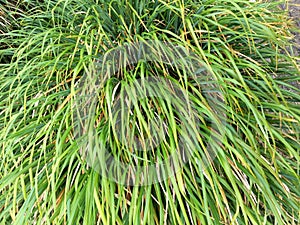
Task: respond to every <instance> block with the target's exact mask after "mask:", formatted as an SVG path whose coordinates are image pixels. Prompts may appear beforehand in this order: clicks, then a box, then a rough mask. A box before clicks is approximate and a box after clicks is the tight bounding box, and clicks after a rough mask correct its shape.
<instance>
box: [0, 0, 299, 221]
mask: <svg viewBox="0 0 300 225" xmlns="http://www.w3.org/2000/svg"><path fill="white" fill-rule="evenodd" d="M2 2H3V4H2V5H1V6H0V18H1V19H0V24H1V25H3V24H4V26H3V27H0V81H1V82H0V115H1V116H0V146H1V151H0V154H1V163H0V223H1V224H18V225H19V224H137V225H138V224H298V223H299V220H300V214H299V200H300V195H299V194H300V193H299V192H300V191H299V190H300V186H299V181H300V179H299V170H300V166H299V165H300V164H299V162H300V157H299V151H300V142H299V140H300V139H299V138H300V137H299V136H300V132H299V131H300V124H299V121H300V104H299V102H300V95H299V94H300V91H299V86H298V87H297V86H296V85H295V84H299V82H300V68H299V64H297V57H295V56H291V55H290V49H291V45H290V42H291V40H292V35H291V33H290V27H291V21H290V19H289V18H288V17H287V13H286V12H284V11H282V10H281V9H280V8H279V7H278V5H279V4H280V3H281V2H279V1H278V2H277V1H276V2H274V1H272V2H264V1H262V2H254V3H252V2H250V1H246V0H245V1H243V0H234V1H231V0H214V1H212V0H206V1H191V0H184V1H183V0H174V1H161V0H158V1H146V0H141V1H133V0H121V1H105V0H99V1H98V0H65V1H54V0H45V1H36V0H31V1H26V2H25V1H19V2H18V3H17V2H16V3H15V5H14V4H11V5H10V6H9V5H8V3H7V2H6V3H5V2H4V1H1V3H2ZM147 40H160V41H165V42H172V43H175V44H177V45H179V46H183V47H184V48H186V49H188V50H189V51H191V52H192V53H193V54H195V55H196V56H198V57H199V58H201V60H202V62H203V63H204V64H205V66H206V67H207V68H208V71H209V72H210V74H212V76H213V77H214V78H215V79H216V80H217V81H218V84H219V85H220V87H221V90H222V95H223V96H224V101H225V103H226V104H225V106H224V107H225V108H224V114H226V126H225V127H224V131H225V138H224V139H223V140H222V142H223V143H222V145H219V146H218V155H217V157H216V158H215V159H214V161H213V163H211V164H209V165H208V166H206V167H203V164H201V163H200V162H201V158H199V157H198V156H199V155H201V152H200V151H201V150H195V151H196V152H195V153H194V157H192V158H191V159H190V161H189V162H188V163H187V164H186V165H185V166H184V167H183V168H182V170H181V171H180V172H179V173H178V174H176V176H174V177H170V178H169V179H167V180H166V181H163V182H160V183H156V184H152V185H148V186H127V185H121V184H118V183H115V182H113V181H110V180H108V179H106V178H104V177H102V176H100V175H99V174H98V173H97V172H96V171H94V170H93V169H91V168H90V167H89V166H88V165H87V162H86V161H85V160H84V159H83V158H82V155H81V154H80V152H79V149H78V146H77V144H76V142H75V140H74V118H73V111H72V110H73V103H74V97H75V96H76V90H75V87H76V83H77V82H78V80H79V79H80V78H81V77H82V76H84V74H85V73H87V72H89V69H88V68H90V65H93V64H94V63H95V62H97V60H98V59H99V58H100V57H101V56H103V54H105V53H106V52H107V51H108V50H110V49H112V48H114V47H117V46H120V45H122V44H124V43H133V42H137V41H147ZM298 59H299V58H298ZM152 66H154V68H153V67H145V68H146V70H147V71H148V72H147V71H146V72H147V73H148V74H152V73H153V71H156V72H157V71H161V70H159V68H156V67H155V65H152ZM139 69H140V67H139V66H136V67H135V68H133V69H132V70H131V71H127V73H126V76H127V77H125V75H124V74H125V73H123V74H122V73H121V74H119V75H118V76H117V75H116V76H115V77H112V78H113V79H116V80H117V81H121V80H122V81H125V82H127V81H128V77H129V78H131V79H134V78H135V74H136V73H135V72H136V71H138V70H139ZM184 76H186V75H185V74H184V73H179V72H178V73H175V74H169V78H170V79H172V80H173V81H174V82H177V84H178V85H181V86H182V83H181V82H180V80H181V79H184V78H185V77H184ZM186 85H187V89H188V88H190V89H193V88H196V86H195V84H194V82H193V81H190V82H188V83H187V84H186ZM107 89H108V90H109V88H107ZM110 90H111V89H110ZM191 94H192V93H191ZM111 95H112V92H109V91H108V92H103V94H102V95H101V96H100V97H101V98H103V99H106V100H109V99H110V97H111ZM195 98H197V96H196V95H195ZM149 107H150V106H149ZM198 107H199V108H198V110H199V111H201V110H207V111H210V110H211V109H209V108H204V109H201V107H205V105H203V104H202V105H201V107H200V105H199V106H198ZM99 110H100V113H103V114H108V110H109V108H105V107H104V108H100V109H99ZM101 110H102V111H101ZM172 119H174V118H172V117H171V116H170V115H169V117H167V120H168V121H171V120H172ZM137 120H142V116H141V115H139V116H137ZM199 132H200V131H199ZM112 140H113V139H112ZM163 153H164V152H163ZM116 154H118V156H119V157H121V158H122V157H123V155H122V152H116ZM165 154H167V153H166V152H165Z"/></svg>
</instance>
